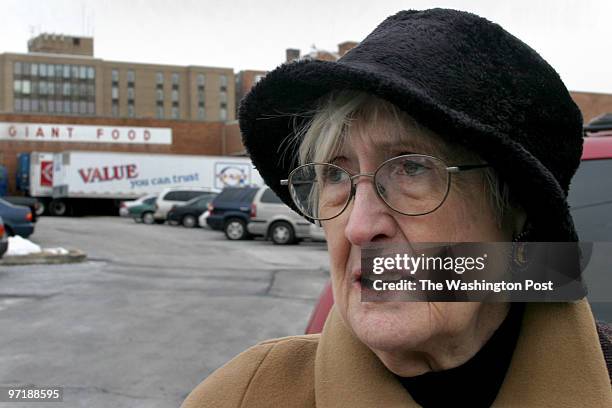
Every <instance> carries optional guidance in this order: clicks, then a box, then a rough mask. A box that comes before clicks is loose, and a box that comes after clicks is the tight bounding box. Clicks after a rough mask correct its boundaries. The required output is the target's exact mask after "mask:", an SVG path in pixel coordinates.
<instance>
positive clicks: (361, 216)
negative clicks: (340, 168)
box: [344, 177, 395, 246]
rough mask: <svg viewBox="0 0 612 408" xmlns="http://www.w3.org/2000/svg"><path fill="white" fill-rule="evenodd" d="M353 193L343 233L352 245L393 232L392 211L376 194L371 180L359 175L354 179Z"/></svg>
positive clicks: (364, 242)
mask: <svg viewBox="0 0 612 408" xmlns="http://www.w3.org/2000/svg"><path fill="white" fill-rule="evenodd" d="M354 183H355V186H354V188H355V195H354V196H353V200H352V201H351V203H349V207H348V208H347V209H346V212H347V217H348V221H347V224H346V227H345V229H344V234H345V236H346V238H347V239H348V240H349V242H350V243H351V244H353V245H357V246H362V245H364V244H366V243H368V242H380V241H384V240H386V239H390V238H391V237H393V235H394V234H395V227H394V225H395V223H394V220H393V217H392V216H391V215H390V211H392V210H391V209H390V208H389V207H388V206H387V205H386V204H385V203H384V202H383V201H382V200H381V198H380V197H379V196H378V194H376V190H375V187H374V183H373V180H372V179H371V178H366V177H360V178H359V179H356V180H355V182H354Z"/></svg>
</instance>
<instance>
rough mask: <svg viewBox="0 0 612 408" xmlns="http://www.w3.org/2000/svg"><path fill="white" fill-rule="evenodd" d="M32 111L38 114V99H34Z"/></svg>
mask: <svg viewBox="0 0 612 408" xmlns="http://www.w3.org/2000/svg"><path fill="white" fill-rule="evenodd" d="M31 110H32V112H38V99H32V105H31Z"/></svg>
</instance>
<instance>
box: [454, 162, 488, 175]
mask: <svg viewBox="0 0 612 408" xmlns="http://www.w3.org/2000/svg"><path fill="white" fill-rule="evenodd" d="M484 167H491V165H490V164H487V163H485V164H464V165H461V166H451V167H447V168H446V170H447V171H448V172H449V173H459V172H460V171H466V170H474V169H482V168H484Z"/></svg>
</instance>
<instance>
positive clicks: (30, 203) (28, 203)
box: [2, 196, 44, 222]
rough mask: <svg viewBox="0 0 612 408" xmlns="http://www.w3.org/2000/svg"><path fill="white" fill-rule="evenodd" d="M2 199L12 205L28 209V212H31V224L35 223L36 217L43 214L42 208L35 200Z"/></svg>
mask: <svg viewBox="0 0 612 408" xmlns="http://www.w3.org/2000/svg"><path fill="white" fill-rule="evenodd" d="M2 199H3V200H4V201H6V202H9V203H11V204H14V205H21V206H24V207H28V208H30V211H32V222H36V219H37V218H38V216H40V215H42V213H43V212H44V207H42V205H41V204H40V202H39V201H38V200H37V199H35V198H32V197H23V196H4V197H2Z"/></svg>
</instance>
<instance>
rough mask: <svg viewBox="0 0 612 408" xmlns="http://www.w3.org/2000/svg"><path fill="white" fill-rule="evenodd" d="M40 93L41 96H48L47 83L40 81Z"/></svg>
mask: <svg viewBox="0 0 612 408" xmlns="http://www.w3.org/2000/svg"><path fill="white" fill-rule="evenodd" d="M38 93H39V94H40V95H46V94H47V82H45V81H40V82H39V83H38Z"/></svg>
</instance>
